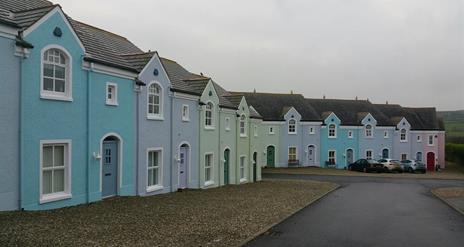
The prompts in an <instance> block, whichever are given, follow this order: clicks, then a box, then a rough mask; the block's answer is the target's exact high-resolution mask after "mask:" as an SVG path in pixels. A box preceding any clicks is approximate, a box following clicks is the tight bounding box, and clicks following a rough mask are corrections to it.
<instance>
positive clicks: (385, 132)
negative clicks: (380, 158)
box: [383, 130, 390, 139]
mask: <svg viewBox="0 0 464 247" xmlns="http://www.w3.org/2000/svg"><path fill="white" fill-rule="evenodd" d="M385 134H386V135H385ZM389 137H390V133H388V131H387V130H385V131H384V132H383V138H384V139H388V138H389Z"/></svg>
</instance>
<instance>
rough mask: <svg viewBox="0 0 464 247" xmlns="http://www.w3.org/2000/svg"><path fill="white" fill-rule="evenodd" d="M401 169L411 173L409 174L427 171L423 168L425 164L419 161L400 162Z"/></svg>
mask: <svg viewBox="0 0 464 247" xmlns="http://www.w3.org/2000/svg"><path fill="white" fill-rule="evenodd" d="M401 167H402V168H403V170H404V171H407V172H411V173H412V172H420V173H425V172H426V170H427V169H426V167H425V164H424V163H422V162H421V161H419V160H402V161H401Z"/></svg>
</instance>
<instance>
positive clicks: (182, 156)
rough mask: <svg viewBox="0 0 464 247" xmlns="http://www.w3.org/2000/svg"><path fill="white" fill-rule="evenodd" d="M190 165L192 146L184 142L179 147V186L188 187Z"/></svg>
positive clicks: (181, 187)
mask: <svg viewBox="0 0 464 247" xmlns="http://www.w3.org/2000/svg"><path fill="white" fill-rule="evenodd" d="M189 167H190V146H189V145H188V144H187V143H184V144H182V145H181V146H180V148H179V188H180V189H185V188H187V187H188V172H189Z"/></svg>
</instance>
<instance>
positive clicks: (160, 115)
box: [146, 81, 164, 120]
mask: <svg viewBox="0 0 464 247" xmlns="http://www.w3.org/2000/svg"><path fill="white" fill-rule="evenodd" d="M153 84H156V85H158V87H159V88H160V92H159V94H158V97H159V103H158V107H159V113H158V114H154V113H150V112H149V110H150V107H149V106H148V104H149V102H150V87H151V86H152V85H153ZM146 107H147V112H146V113H147V119H148V120H164V88H163V85H161V83H159V82H158V81H152V82H150V83H149V84H148V85H147V103H146Z"/></svg>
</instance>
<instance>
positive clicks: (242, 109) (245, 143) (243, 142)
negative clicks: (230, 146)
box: [235, 98, 253, 184]
mask: <svg viewBox="0 0 464 247" xmlns="http://www.w3.org/2000/svg"><path fill="white" fill-rule="evenodd" d="M242 115H244V116H245V118H246V119H245V131H246V133H245V135H243V136H242V135H241V134H240V117H241V116H242ZM236 116H237V117H236V118H235V120H236V133H237V134H236V135H235V136H236V142H237V155H236V157H235V160H236V162H235V174H236V176H235V177H236V178H235V183H236V184H241V183H246V182H250V181H252V179H253V172H252V171H251V172H250V170H251V169H250V167H252V162H253V161H252V157H251V154H250V138H251V137H252V135H253V133H252V132H251V131H252V130H251V129H250V124H251V122H250V111H249V109H248V105H247V103H246V101H245V99H244V98H242V101H241V102H240V105H239V107H238V110H237V115H236ZM243 156H245V172H244V173H245V174H244V178H243V179H241V178H240V157H243Z"/></svg>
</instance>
